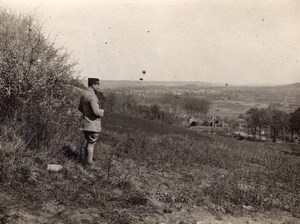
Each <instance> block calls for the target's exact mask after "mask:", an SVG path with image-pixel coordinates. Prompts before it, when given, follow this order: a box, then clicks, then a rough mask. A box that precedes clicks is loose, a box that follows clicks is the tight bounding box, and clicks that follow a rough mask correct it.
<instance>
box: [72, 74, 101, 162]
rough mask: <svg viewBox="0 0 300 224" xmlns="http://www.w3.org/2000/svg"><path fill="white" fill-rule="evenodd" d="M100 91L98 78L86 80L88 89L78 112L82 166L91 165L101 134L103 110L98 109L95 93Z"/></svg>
mask: <svg viewBox="0 0 300 224" xmlns="http://www.w3.org/2000/svg"><path fill="white" fill-rule="evenodd" d="M99 91H100V81H99V79H98V78H89V79H88V88H87V89H86V90H85V91H84V92H83V94H82V95H81V97H80V102H79V106H78V110H79V111H80V112H81V113H82V120H81V128H80V130H81V131H83V134H84V138H85V140H86V145H85V148H84V157H83V161H82V162H83V164H84V165H87V166H89V167H91V165H92V164H93V154H94V147H95V143H96V141H97V139H98V136H99V132H101V117H103V114H104V110H103V109H100V106H99V101H98V97H97V95H96V92H99Z"/></svg>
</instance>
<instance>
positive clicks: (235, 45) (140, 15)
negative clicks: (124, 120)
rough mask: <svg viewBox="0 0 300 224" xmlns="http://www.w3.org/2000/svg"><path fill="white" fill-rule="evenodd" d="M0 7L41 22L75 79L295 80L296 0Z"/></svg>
mask: <svg viewBox="0 0 300 224" xmlns="http://www.w3.org/2000/svg"><path fill="white" fill-rule="evenodd" d="M0 6H1V7H3V8H7V9H11V10H13V11H16V12H19V11H20V12H24V13H29V14H32V15H34V16H35V18H37V19H40V20H41V21H42V22H43V21H44V30H45V33H46V34H50V35H51V37H53V38H54V37H55V36H56V35H58V36H57V38H56V42H57V45H58V46H61V45H64V46H65V48H66V49H67V50H68V51H69V52H70V53H71V54H72V57H73V58H75V59H77V60H78V66H77V69H79V70H81V75H82V76H93V77H100V78H102V79H112V80H139V78H143V80H151V81H154V80H158V81H174V80H175V81H205V82H224V83H231V84H245V83H257V84H261V83H274V84H284V83H292V82H299V81H300V72H299V71H300V63H299V61H300V48H299V44H300V43H299V41H300V30H299V27H300V15H299V13H298V12H299V11H300V2H299V1H297V0H272V1H271V0H265V1H258V0H253V1H246V0H242V1H235V0H228V1H221V0H202V1H199V0H187V1H183V0H165V1H161V0H141V1H132V0H123V1H119V0H118V1H117V0H101V1H96V0H60V1H53V0H0ZM143 71H145V73H143Z"/></svg>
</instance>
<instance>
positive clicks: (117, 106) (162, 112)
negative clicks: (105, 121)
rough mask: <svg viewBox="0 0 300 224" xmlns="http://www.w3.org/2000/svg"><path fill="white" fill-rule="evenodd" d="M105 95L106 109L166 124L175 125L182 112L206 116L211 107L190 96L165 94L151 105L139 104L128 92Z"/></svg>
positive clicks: (201, 99)
mask: <svg viewBox="0 0 300 224" xmlns="http://www.w3.org/2000/svg"><path fill="white" fill-rule="evenodd" d="M105 95H106V99H105V100H106V105H107V107H108V109H111V110H113V111H115V112H117V113H120V114H124V115H125V114H126V115H132V116H139V117H143V118H147V119H151V120H160V121H165V122H168V123H176V122H178V121H179V120H180V119H182V117H180V116H181V115H182V114H181V115H179V114H180V112H181V113H182V111H184V113H185V114H186V115H187V116H196V117H197V116H198V117H199V116H201V115H202V116H206V115H207V113H208V111H209V108H210V106H211V102H210V101H209V100H207V99H204V98H199V97H195V96H191V95H184V96H178V95H174V94H169V93H167V94H163V95H162V96H160V97H158V98H155V99H153V100H151V101H150V102H151V103H150V102H148V103H142V102H139V99H138V97H136V96H135V95H133V94H131V93H128V92H109V93H107V94H105ZM140 101H141V100H140Z"/></svg>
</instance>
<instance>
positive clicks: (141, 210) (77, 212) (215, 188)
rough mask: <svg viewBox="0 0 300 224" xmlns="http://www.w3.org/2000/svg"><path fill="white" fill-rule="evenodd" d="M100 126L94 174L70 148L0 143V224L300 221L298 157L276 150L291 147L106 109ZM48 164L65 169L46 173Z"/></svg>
mask: <svg viewBox="0 0 300 224" xmlns="http://www.w3.org/2000/svg"><path fill="white" fill-rule="evenodd" d="M103 122H104V123H103V126H104V129H105V132H103V133H102V135H101V143H100V144H98V146H97V149H96V161H97V162H96V163H97V165H98V166H99V167H101V170H100V171H95V170H86V169H84V168H83V167H82V166H81V165H80V164H78V163H77V162H76V152H78V149H77V150H75V149H74V148H75V147H74V146H72V144H71V143H68V144H67V148H65V149H69V151H68V150H67V151H65V152H68V153H63V151H62V149H56V150H54V151H52V152H50V151H40V152H38V153H37V152H35V151H24V150H22V148H23V145H22V144H23V143H22V141H21V140H18V139H15V140H14V141H13V142H1V154H0V161H1V164H2V166H1V178H2V181H1V197H0V200H1V201H0V202H1V203H0V205H1V206H0V211H1V212H2V215H1V216H0V220H2V223H90V224H91V223H197V222H198V223H207V224H208V223H280V224H284V223H285V224H286V223H290V224H296V223H298V222H299V220H300V207H299V205H300V196H299V195H300V194H299V193H300V172H299V171H300V170H299V167H300V159H299V157H297V156H294V155H289V154H285V153H283V152H282V151H283V150H287V149H288V150H289V149H292V148H293V147H294V146H295V145H289V144H271V143H257V142H241V141H236V140H234V139H231V138H225V137H221V136H215V135H208V134H199V133H196V132H193V131H189V130H186V129H183V128H181V127H174V126H169V125H166V124H162V123H160V122H153V121H148V120H143V119H136V118H131V117H126V116H122V115H118V114H112V113H111V114H107V115H106V117H105V119H104V120H103ZM74 131H76V130H74ZM78 139H80V133H78ZM73 140H74V141H75V139H73ZM68 147H69V148H68ZM64 155H65V156H64ZM8 161H14V163H13V164H10V165H8V164H7V162H8ZM49 163H58V164H62V165H63V167H64V168H63V170H62V171H61V172H59V173H52V172H49V171H47V170H46V166H47V164H49ZM3 165H6V166H3ZM12 177H14V178H12ZM33 186H34V187H33Z"/></svg>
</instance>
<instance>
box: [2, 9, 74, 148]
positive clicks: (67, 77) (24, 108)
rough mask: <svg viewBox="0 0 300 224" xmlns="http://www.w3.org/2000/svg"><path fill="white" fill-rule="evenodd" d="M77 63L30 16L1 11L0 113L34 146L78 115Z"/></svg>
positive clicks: (4, 119)
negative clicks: (75, 84) (76, 99)
mask: <svg viewBox="0 0 300 224" xmlns="http://www.w3.org/2000/svg"><path fill="white" fill-rule="evenodd" d="M75 64H76V63H75V62H74V61H72V60H70V56H69V54H68V53H67V52H66V51H64V50H63V49H62V48H56V47H55V44H54V42H50V41H49V40H48V39H47V38H46V37H45V36H44V35H43V30H42V26H41V25H40V24H39V23H38V22H37V21H35V20H34V19H33V18H32V17H31V16H26V15H16V14H13V13H9V12H7V11H4V10H2V11H0V84H1V85H0V108H1V109H0V119H1V121H2V123H6V124H8V125H9V124H11V122H15V123H16V125H17V126H18V131H19V132H18V134H20V135H22V136H23V137H24V139H25V142H28V143H29V145H30V146H31V147H35V146H37V147H39V146H42V145H47V144H49V142H50V141H51V139H53V138H54V137H55V135H56V134H57V133H58V132H60V131H61V127H67V126H68V125H67V124H68V123H69V122H72V119H71V118H72V117H74V115H76V114H75V112H74V95H75V94H74V93H73V87H71V86H69V84H70V83H71V82H72V83H74V82H76V79H74V78H73V77H72V75H73V74H74V66H75ZM16 121H17V122H16ZM69 126H70V125H69ZM66 131H67V132H65V133H68V132H69V130H66Z"/></svg>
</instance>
